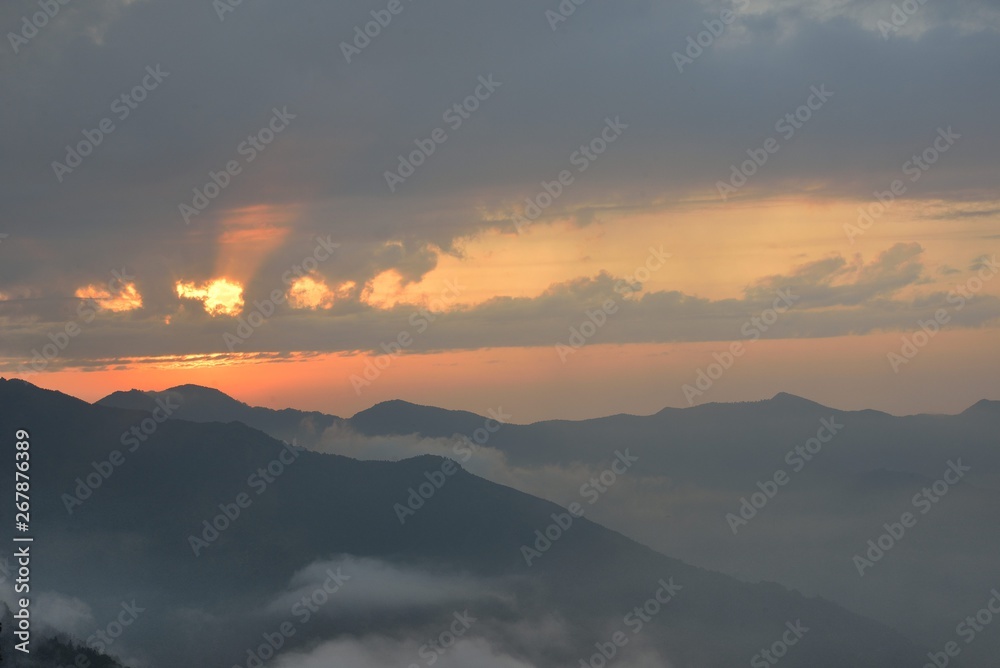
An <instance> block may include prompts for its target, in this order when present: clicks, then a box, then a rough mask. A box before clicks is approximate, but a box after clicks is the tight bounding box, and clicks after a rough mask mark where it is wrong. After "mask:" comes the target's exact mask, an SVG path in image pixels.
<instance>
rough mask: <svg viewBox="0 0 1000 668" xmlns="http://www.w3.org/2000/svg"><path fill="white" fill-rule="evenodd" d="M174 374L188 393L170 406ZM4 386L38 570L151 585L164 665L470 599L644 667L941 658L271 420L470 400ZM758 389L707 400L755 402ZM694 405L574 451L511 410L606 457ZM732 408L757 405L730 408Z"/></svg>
mask: <svg viewBox="0 0 1000 668" xmlns="http://www.w3.org/2000/svg"><path fill="white" fill-rule="evenodd" d="M170 392H176V393H178V394H180V395H181V397H180V398H179V399H178V401H177V403H180V404H181V407H180V408H177V409H175V412H174V411H171V412H172V413H173V414H172V415H171V419H167V420H163V421H158V420H157V419H156V417H154V416H156V415H157V412H156V409H157V408H159V409H160V413H159V415H160V416H164V411H165V410H166V409H165V408H164V405H166V401H165V400H166V398H167V395H168V394H169V393H170ZM157 400H163V403H162V404H160V403H158V402H157ZM801 401H802V400H793V399H792V398H786V397H779V398H776V399H775V400H774V401H772V402H766V404H765V406H764V409H765V410H767V411H769V412H776V413H778V414H783V415H787V416H788V418H789V419H790V420H791V419H792V413H793V412H795V411H796V410H800V409H801V408H802V405H801ZM0 406H2V407H3V412H2V415H0V433H5V434H12V433H14V431H15V430H16V429H29V430H30V432H31V443H32V446H31V447H32V450H31V452H32V472H33V476H34V477H33V486H32V492H33V508H32V516H33V525H32V531H33V533H34V535H35V541H36V542H35V544H34V545H35V548H34V549H35V550H36V556H35V559H36V560H37V562H36V568H37V573H38V575H37V580H36V582H37V586H38V587H40V588H44V590H45V591H49V592H53V593H54V594H58V597H59V600H66V601H73V600H78V601H83V602H86V604H87V605H88V606H89V609H90V610H91V611H92V616H93V617H94V618H95V619H97V620H102V619H106V618H107V617H108V616H109V615H111V614H112V613H113V612H114V611H115V610H117V609H118V608H119V606H120V605H121V604H122V601H128V600H135V601H138V605H140V606H142V607H143V608H144V609H145V610H146V612H143V616H142V618H141V619H140V620H139V622H137V623H136V624H135V626H134V628H132V629H129V630H128V631H127V635H126V636H124V637H123V640H122V646H124V647H127V648H128V649H129V651H130V652H134V653H135V654H136V655H138V656H142V657H143V658H144V660H146V661H148V662H149V663H150V664H151V665H157V666H167V665H198V666H201V665H230V666H231V665H234V664H236V665H246V661H247V656H248V654H247V648H249V647H253V646H255V645H256V644H258V643H260V642H261V640H260V639H261V638H262V637H266V634H267V633H269V632H271V633H272V634H273V631H274V629H275V628H281V627H280V624H279V622H280V621H282V620H285V621H290V623H293V625H294V623H295V621H296V620H297V619H298V620H299V621H300V622H301V623H300V624H299V626H298V627H297V630H298V631H299V632H298V633H296V634H295V635H292V636H289V637H287V638H285V640H284V641H283V642H282V645H283V649H282V650H281V652H282V654H281V656H280V657H278V658H276V659H275V660H274V661H275V662H276V665H280V666H286V665H288V666H291V665H298V664H294V662H293V661H292V659H293V658H294V657H296V656H300V655H301V653H306V652H310V651H316V648H317V647H320V646H322V647H325V646H326V645H322V643H324V642H330V641H336V640H337V639H352V640H357V641H358V642H361V643H362V644H364V643H366V642H368V643H371V642H374V641H375V640H374V639H382V640H384V641H385V642H389V639H391V641H392V642H395V643H403V644H405V643H407V642H414V643H415V644H414V647H416V646H418V645H420V642H422V641H420V640H419V639H423V640H426V639H427V638H428V637H431V636H434V635H437V633H436V631H441V630H442V629H444V630H447V629H448V628H453V629H454V627H453V626H451V627H450V626H449V624H454V622H453V621H452V620H453V619H459V617H461V615H462V613H463V611H466V610H468V611H472V612H471V613H470V614H472V615H473V616H474V617H475V618H476V620H477V621H476V622H475V626H474V627H473V628H472V629H471V630H470V636H475V638H477V642H479V643H480V644H482V643H486V644H488V646H489V647H490V648H491V650H490V651H491V652H492V653H493V654H491V656H494V655H500V656H503V657H507V659H509V661H511V662H521V663H520V664H515V663H509V665H532V666H538V667H548V666H553V667H554V666H578V665H581V663H582V664H583V665H588V663H587V662H592V661H596V662H597V664H596V665H603V664H602V663H601V661H598V659H600V656H597V659H593V658H592V657H593V656H595V654H599V653H600V652H602V651H603V652H605V656H607V654H608V653H611V652H613V654H614V656H618V657H619V659H618V660H619V661H620V662H621V665H623V666H630V665H631V666H643V667H644V668H645V667H647V666H648V667H653V666H676V667H685V668H687V667H691V668H714V667H716V666H719V667H722V666H734V665H745V664H747V663H751V662H752V661H753V660H754V659H755V658H756V660H757V661H758V662H759V661H762V660H763V659H761V658H760V653H761V652H762V650H767V649H768V648H772V647H773V646H776V644H780V643H781V642H785V643H786V647H785V650H787V655H786V656H784V658H783V659H781V662H782V665H784V666H789V667H793V666H802V667H809V668H823V667H827V666H829V667H831V668H832V667H834V666H836V667H837V668H841V667H842V666H853V667H864V666H871V667H872V668H875V667H878V668H886V667H895V666H899V667H903V666H911V665H920V664H921V661H922V658H923V657H924V652H925V651H926V648H924V647H921V646H918V644H916V643H914V642H912V641H911V640H908V639H906V638H904V637H903V636H902V635H900V634H899V633H897V632H895V631H893V630H891V629H889V628H888V627H886V626H884V625H882V624H880V623H877V622H874V621H871V620H869V619H866V618H864V617H861V616H858V615H856V614H853V613H851V612H848V611H847V610H845V609H843V608H842V607H840V606H838V605H835V604H833V603H830V602H828V601H825V600H822V599H819V598H807V597H803V596H802V595H800V594H798V593H795V592H793V591H789V590H787V589H785V588H783V587H780V586H777V585H773V584H766V583H764V584H751V583H746V582H741V581H738V580H736V579H734V578H731V577H728V576H725V575H722V574H719V573H714V572H711V571H708V570H703V569H701V568H697V567H694V566H691V565H688V564H686V563H683V562H682V561H679V560H677V559H673V558H670V557H667V556H664V555H663V554H660V553H657V552H655V551H653V550H651V549H649V548H647V547H644V546H642V545H640V544H638V543H636V542H634V541H632V540H630V539H628V538H626V537H624V536H622V535H621V534H619V533H616V532H614V531H610V530H608V529H606V528H604V527H602V526H600V525H598V524H595V523H594V522H592V521H590V520H588V519H586V518H583V517H578V516H576V517H574V516H572V515H571V514H570V512H569V511H567V510H566V509H564V508H562V507H560V506H557V505H555V504H553V503H551V502H548V501H545V500H542V499H539V498H536V497H533V496H530V495H528V494H524V493H521V492H518V491H516V490H514V489H511V488H509V487H505V486H502V485H498V484H495V483H492V482H489V481H487V480H484V479H482V478H479V477H477V476H475V475H471V474H469V473H468V472H466V471H464V470H462V469H461V468H460V467H458V466H456V465H455V463H454V462H452V461H449V460H446V459H443V458H440V457H434V456H421V457H414V458H410V459H405V460H402V461H395V462H390V461H358V460H355V459H351V458H347V457H343V456H338V455H334V454H324V453H318V452H311V451H297V450H295V449H291V448H290V447H289V446H288V445H286V444H285V443H283V442H281V440H276V439H275V438H274V437H273V436H272V435H268V434H267V433H264V432H265V430H266V431H269V432H272V433H273V434H276V435H283V436H285V437H287V436H288V435H291V434H292V433H295V434H296V435H299V433H300V430H302V429H303V428H304V427H303V425H305V424H307V423H308V424H309V425H310V426H309V427H308V429H314V430H316V433H318V434H322V425H328V426H332V425H335V424H341V426H343V423H345V422H346V424H347V426H349V427H350V428H351V429H352V430H356V431H357V432H359V433H366V434H371V433H387V432H388V433H405V432H406V431H407V430H409V429H411V428H412V427H414V426H417V427H418V429H419V433H423V434H427V435H428V436H429V437H433V436H439V435H445V434H447V435H451V434H454V433H461V432H462V430H465V429H468V428H471V427H473V426H474V427H475V428H478V427H480V426H481V425H482V424H483V420H484V418H482V417H479V416H473V415H471V414H468V413H460V412H452V411H440V410H437V409H426V408H422V407H419V406H413V405H412V404H405V403H402V402H392V403H389V404H382V405H379V406H377V407H375V408H373V409H371V410H370V411H365V412H362V413H359V414H358V415H356V416H354V417H353V418H351V419H350V420H348V421H343V420H341V419H340V418H335V417H333V416H323V415H321V414H315V413H298V412H295V411H271V410H268V409H259V408H251V407H248V406H246V405H244V404H241V403H239V402H236V401H233V400H232V399H230V398H228V397H226V396H225V395H222V394H221V393H217V392H215V391H212V390H206V389H205V388H197V387H195V386H183V387H180V388H174V389H173V390H168V391H167V392H166V393H157V394H144V393H137V392H129V393H116V394H115V395H112V396H110V397H107V398H106V399H103V400H101V401H100V402H98V403H97V404H96V405H91V404H87V403H85V402H83V401H79V400H77V399H74V398H72V397H69V396H67V395H63V394H60V393H58V392H51V391H46V390H42V389H39V388H37V387H35V386H33V385H30V384H28V383H25V382H23V381H17V380H3V381H0ZM810 406H815V409H812V408H810ZM805 408H806V409H807V410H810V411H811V410H814V411H815V412H817V414H821V413H823V412H824V411H826V410H827V409H824V408H823V407H821V406H817V405H815V404H809V405H808V406H805ZM759 409H760V407H756V408H755V407H754V406H733V407H706V408H704V409H701V410H715V411H734V412H735V413H734V415H733V416H732V417H733V418H734V419H735V418H737V417H740V416H742V417H746V416H748V415H751V414H752V413H753V411H755V410H759ZM687 412H688V411H683V412H678V413H677V414H676V415H680V414H681V413H687ZM693 412H697V411H693ZM673 417H676V416H675V414H674V413H673V412H664V413H660V414H658V415H656V416H651V417H649V418H636V417H630V416H617V417H613V418H606V419H604V420H603V421H591V423H590V424H587V425H583V426H582V427H581V428H580V431H579V434H580V435H581V437H582V436H583V435H584V434H589V435H590V437H589V439H581V443H579V444H577V447H578V449H579V453H578V454H577V455H571V452H572V449H571V448H570V447H569V446H565V444H563V445H564V447H560V449H559V452H557V453H556V454H554V455H552V454H543V453H537V455H533V454H532V451H531V447H533V446H532V445H531V444H536V445H537V443H538V442H539V440H540V439H543V438H545V437H546V435H547V434H548V435H549V437H550V438H551V433H552V431H553V430H554V429H556V428H557V427H564V428H575V426H574V423H539V424H537V425H529V426H524V427H513V426H511V427H510V428H509V429H508V428H507V427H504V428H503V429H501V430H500V431H499V432H497V434H496V436H497V441H496V442H497V444H498V445H497V446H496V447H497V448H500V449H502V450H503V451H505V452H509V453H511V456H513V457H519V458H522V459H525V460H531V459H538V460H539V461H541V460H545V459H549V460H551V461H555V460H556V459H558V460H562V459H564V458H567V457H571V456H572V457H576V458H579V459H581V460H583V459H586V458H587V457H590V456H592V455H591V453H592V452H593V448H594V447H596V446H595V445H594V443H596V442H597V441H598V440H599V439H600V438H601V437H602V436H606V435H608V434H609V433H610V431H611V430H613V429H614V428H615V426H616V425H617V426H624V427H626V428H631V424H632V423H634V422H635V421H643V420H647V421H650V422H651V424H659V423H661V422H662V421H663V420H666V419H670V418H673ZM178 418H179V419H178ZM213 418H214V421H210V420H213ZM801 419H807V418H805V417H803V418H801ZM808 419H811V416H810V417H809V418H808ZM870 419H871V420H884V419H889V418H888V416H881V415H879V414H871V416H870ZM725 426H731V427H735V425H721V424H720V425H716V427H717V429H722V428H724V427H725ZM789 428H791V427H789ZM400 430H402V431H400ZM449 432H450V433H449ZM139 434H141V436H139ZM514 434H518V435H520V437H521V439H526V443H527V444H524V442H522V440H521V439H518V438H516V437H515V435H514ZM129 435H132V436H133V438H134V440H135V441H136V442H137V444H136V445H134V446H133V445H126V444H131V443H132V442H133V441H132V439H130V438H129ZM501 435H502V436H503V437H502V438H500V436H501ZM710 436H711V435H710ZM714 437H716V438H717V437H718V434H716V435H715V436H714ZM286 440H287V439H286ZM659 440H660V443H659V446H660V447H661V448H662V447H663V444H662V441H663V438H662V434H661V438H660V439H659ZM315 441H316V442H321V441H322V439H321V438H319V437H317V438H316V439H315ZM708 442H709V443H711V438H710V439H709V441H708ZM515 443H517V445H515ZM492 445H493V442H492V441H491V446H492ZM612 445H613V447H612V450H613V449H614V448H621V447H632V448H633V450H632V452H642V453H647V452H648V451H649V447H650V446H649V445H648V444H647V445H643V444H640V443H638V442H635V443H622V442H621V437H617V438H615V442H614V443H613V444H612ZM702 447H708V446H702ZM605 454H607V452H606V451H605ZM640 456H650V455H648V454H643V455H640ZM650 459H653V458H652V457H651V456H650ZM669 461H670V459H669V457H668V458H666V459H664V460H663V461H661V463H660V465H666V463H667V462H669ZM278 462H281V464H278ZM95 476H96V477H95ZM98 480H99V483H98ZM91 483H97V484H96V488H94V489H90V490H89V494H88V493H87V489H88V488H91V487H94V486H95V485H92V484H91ZM417 490H421V491H419V492H418V491H417ZM414 495H416V496H414ZM421 495H423V497H425V498H419V497H421ZM73 499H76V500H77V501H78V502H79V503H75V502H73ZM400 508H411V509H412V510H413V512H412V513H405V512H403V513H401V512H400ZM571 510H572V509H571ZM227 514H228V515H229V518H228V521H226V519H227V518H226V517H222V518H221V519H220V516H224V515H227ZM401 517H402V518H403V519H402V521H401ZM213 523H214V524H215V530H213V528H212V526H211V525H212V524H213ZM5 531H9V529H5ZM546 534H547V535H548V536H549V538H548V539H546V538H544V536H545V535H546ZM526 555H529V556H526ZM529 561H530V562H531V563H530V565H529V564H528V562H529ZM324 568H325V569H326V570H323V569H324ZM341 569H342V571H343V574H344V575H346V576H348V578H349V579H348V580H347V581H346V582H343V583H342V586H343V592H342V594H333V593H331V594H330V595H329V598H331V599H332V600H335V601H342V603H336V604H330V605H328V606H327V607H321V606H320V607H319V608H318V609H317V610H316V611H315V620H314V621H313V622H310V623H308V624H307V623H306V622H302V621H301V617H299V616H298V615H297V614H296V613H295V612H294V610H295V605H294V604H293V602H294V601H295V600H296V599H297V598H298V596H299V595H300V594H301V593H302V592H303V591H305V592H306V594H307V597H306V598H303V599H302V600H306V599H307V598H308V594H310V593H311V594H312V595H313V596H315V595H316V592H317V591H319V589H318V587H319V585H316V584H315V583H319V582H322V581H323V580H324V579H325V580H326V582H332V581H333V580H332V579H331V578H334V574H337V573H340V572H341ZM324 573H329V574H330V575H329V576H326V575H323V574H324ZM311 583H312V584H311ZM421 583H422V584H421ZM427 583H433V586H426V587H425V586H424V585H426V584H427ZM338 596H339V597H340V598H337V597H338ZM658 597H659V598H660V601H661V602H657V601H656V599H657V598H658ZM312 600H316V599H312ZM666 601H668V602H666ZM323 605H326V604H323ZM654 610H655V612H654ZM299 612H303V611H302V610H301V609H300V610H299ZM456 615H458V616H456ZM639 619H643V620H645V621H643V622H641V623H640V622H638V620H639ZM636 626H638V627H639V629H640V630H639V631H637V630H636ZM805 628H807V629H808V632H807V633H805V635H802V633H803V631H802V630H801V629H805ZM642 629H645V630H642ZM793 629H798V630H799V631H797V635H796V632H793ZM272 637H273V635H272ZM442 637H443V636H442ZM783 638H784V641H783V640H782V639H783ZM615 639H617V640H615ZM621 639H626V640H627V643H619V644H617V645H616V644H615V643H618V641H620V640H621ZM382 640H380V642H381V641H382ZM791 640H794V641H795V642H794V643H792V642H791ZM345 642H346V640H345ZM791 645H794V646H791ZM425 646H426V644H425ZM602 648H603V649H602ZM609 648H610V649H609ZM415 651H416V650H415ZM441 651H442V653H443V652H444V650H443V649H442V650H441ZM112 653H114V651H112ZM442 655H443V654H442ZM505 660H506V659H505ZM241 661H242V662H243V663H242V664H240V662H241ZM286 661H287V663H286ZM416 661H417V655H416V654H414V662H416ZM421 661H423V659H421ZM602 661H604V662H606V659H605V660H602ZM301 665H310V664H306V663H302V664H301ZM428 665H429V664H428ZM497 665H500V664H497ZM505 665H508V664H505Z"/></svg>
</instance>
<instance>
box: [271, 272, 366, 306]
mask: <svg viewBox="0 0 1000 668" xmlns="http://www.w3.org/2000/svg"><path fill="white" fill-rule="evenodd" d="M354 286H355V283H354V281H347V282H346V283H342V284H340V285H339V286H338V287H337V289H336V290H331V289H330V286H328V285H327V284H326V281H324V280H323V279H322V278H314V277H313V276H303V277H302V278H299V279H296V280H295V282H294V283H292V285H291V287H290V288H289V290H288V303H289V305H290V306H291V307H292V308H298V309H321V308H330V307H331V306H333V304H334V302H336V301H337V300H338V299H343V298H345V297H347V296H349V295H350V293H351V290H353V289H354Z"/></svg>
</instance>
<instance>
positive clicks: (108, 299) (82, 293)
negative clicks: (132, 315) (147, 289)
mask: <svg viewBox="0 0 1000 668" xmlns="http://www.w3.org/2000/svg"><path fill="white" fill-rule="evenodd" d="M74 296H75V297H77V298H78V299H92V300H94V301H95V302H97V305H98V306H99V307H100V308H102V309H105V310H108V311H113V312H114V313H120V312H122V311H133V310H135V309H137V308H142V295H141V294H139V290H138V289H136V287H135V283H126V284H125V285H124V287H123V288H122V289H121V290H119V291H118V293H117V294H112V292H111V291H110V290H109V289H108V288H106V287H103V286H100V285H87V286H85V287H82V288H78V289H77V291H76V292H75V293H74Z"/></svg>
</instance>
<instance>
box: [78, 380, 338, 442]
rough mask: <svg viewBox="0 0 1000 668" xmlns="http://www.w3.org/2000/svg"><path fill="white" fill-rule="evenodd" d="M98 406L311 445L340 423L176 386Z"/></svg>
mask: <svg viewBox="0 0 1000 668" xmlns="http://www.w3.org/2000/svg"><path fill="white" fill-rule="evenodd" d="M97 403H98V404H99V405H102V406H111V407H115V408H127V409H133V410H142V411H146V412H152V411H154V410H156V409H157V408H158V407H160V408H161V410H163V411H165V412H169V413H170V415H171V417H174V418H177V419H181V420H190V421H191V422H242V423H243V424H245V425H247V426H249V427H253V428H254V429H259V430H261V431H263V432H265V433H268V434H270V435H272V436H274V437H275V438H277V439H280V440H283V441H287V442H291V441H292V440H296V441H297V442H298V443H299V444H300V445H303V446H306V447H311V446H313V445H315V444H316V443H317V442H318V440H319V437H320V436H321V435H322V434H323V432H324V431H325V430H326V429H328V428H329V427H331V426H334V425H336V424H339V423H341V422H342V420H341V418H339V417H336V416H335V415H327V414H325V413H319V412H314V411H310V412H306V411H298V410H294V409H284V410H273V409H270V408H261V407H256V406H249V405H247V404H245V403H243V402H242V401H237V400H236V399H233V398H232V397H230V396H229V395H227V394H224V393H222V392H220V391H219V390H216V389H213V388H210V387H202V386H200V385H179V386H177V387H172V388H170V389H168V390H164V391H163V392H142V391H140V390H129V391H127V392H114V393H112V394H109V395H108V396H106V397H104V398H103V399H101V400H99V401H98V402H97Z"/></svg>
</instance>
